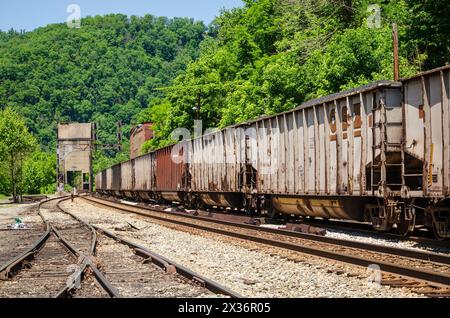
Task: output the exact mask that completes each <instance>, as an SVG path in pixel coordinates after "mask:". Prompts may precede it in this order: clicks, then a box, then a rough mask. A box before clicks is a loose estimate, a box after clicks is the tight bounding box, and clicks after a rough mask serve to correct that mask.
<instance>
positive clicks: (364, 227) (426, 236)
mask: <svg viewBox="0 0 450 318" xmlns="http://www.w3.org/2000/svg"><path fill="white" fill-rule="evenodd" d="M301 224H305V225H311V226H315V227H319V228H323V229H325V230H327V229H331V230H338V231H343V233H345V232H346V231H352V232H355V233H357V234H362V235H370V236H371V237H375V238H380V239H392V240H398V241H405V242H406V241H409V242H414V243H418V244H422V245H424V246H428V247H443V248H450V241H448V240H442V241H440V240H437V239H435V238H431V237H430V233H429V232H425V231H423V232H422V231H419V230H416V232H415V233H414V234H415V235H413V236H402V235H400V234H395V233H389V232H379V231H376V230H374V229H373V228H372V226H371V225H369V224H366V223H361V222H356V221H345V220H328V221H325V220H321V219H305V220H304V221H303V222H302V223H301ZM292 225H294V226H295V225H296V224H295V223H292Z"/></svg>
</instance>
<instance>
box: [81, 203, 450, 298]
mask: <svg viewBox="0 0 450 318" xmlns="http://www.w3.org/2000/svg"><path fill="white" fill-rule="evenodd" d="M83 199H85V200H87V201H88V202H91V203H94V204H100V205H102V206H106V207H110V208H115V209H119V210H121V211H125V212H132V213H136V214H139V215H143V216H145V217H149V218H152V219H155V220H158V221H160V222H167V223H168V224H176V225H179V226H185V227H190V228H194V229H197V230H203V231H207V232H212V233H216V234H220V235H225V236H228V237H232V238H238V239H242V240H246V241H250V242H255V243H261V244H264V245H268V246H271V247H276V248H282V249H285V250H289V251H295V252H301V253H304V254H310V255H314V256H318V257H323V258H327V259H332V260H335V261H340V262H344V263H348V264H352V265H357V266H362V267H366V268H367V267H369V266H373V265H377V266H379V268H380V269H381V271H382V273H383V281H382V284H385V285H391V286H395V287H406V288H410V289H411V290H413V291H415V292H417V293H420V294H424V295H426V296H430V297H450V257H449V256H447V255H443V254H436V253H430V252H424V251H416V250H411V249H400V248H394V247H388V246H381V245H374V244H369V243H363V242H357V241H350V240H343V239H336V238H330V237H322V236H315V235H310V234H305V233H298V232H291V231H285V230H276V229H271V228H261V227H258V226H253V225H248V224H242V223H233V222H229V221H223V220H214V219H209V218H205V217H198V216H193V215H189V214H185V213H178V212H163V211H160V210H156V209H154V208H150V207H143V206H132V205H128V204H124V203H119V202H116V201H112V200H105V199H103V198H102V199H99V198H93V197H83Z"/></svg>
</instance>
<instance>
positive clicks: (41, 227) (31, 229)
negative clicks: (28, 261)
mask: <svg viewBox="0 0 450 318" xmlns="http://www.w3.org/2000/svg"><path fill="white" fill-rule="evenodd" d="M37 212H38V206H33V207H31V208H30V209H29V210H27V211H24V212H23V213H22V214H21V215H23V216H25V215H26V216H27V217H28V218H27V222H26V224H27V228H25V229H12V228H8V227H7V226H6V224H5V225H3V226H2V227H0V235H1V237H2V239H1V240H0V271H1V269H2V268H3V267H4V266H5V265H6V263H7V262H8V261H9V260H11V259H13V258H15V257H17V256H19V255H20V254H22V253H23V252H25V251H27V250H28V249H29V248H30V247H31V246H32V245H33V244H34V242H36V241H37V240H38V239H39V238H40V237H42V235H43V234H44V233H45V232H46V225H45V223H44V222H42V219H41V218H40V217H39V215H38V213H37Z"/></svg>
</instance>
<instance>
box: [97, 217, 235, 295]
mask: <svg viewBox="0 0 450 318" xmlns="http://www.w3.org/2000/svg"><path fill="white" fill-rule="evenodd" d="M94 228H95V229H96V230H97V231H99V232H100V233H103V234H104V235H106V236H108V237H110V238H112V239H114V240H116V241H118V242H120V243H122V244H124V245H127V246H128V247H130V248H131V249H133V250H134V251H135V252H136V254H137V255H139V256H141V257H143V258H146V259H147V261H151V262H152V263H154V264H155V265H158V266H159V267H161V268H163V269H164V270H165V271H166V272H168V273H178V274H180V275H181V276H183V277H185V278H187V279H189V280H192V281H194V282H196V283H199V284H200V285H201V286H202V287H204V288H206V289H208V290H210V291H212V292H213V293H216V294H218V293H219V294H222V295H227V296H230V297H232V298H242V297H243V296H242V295H240V294H238V293H236V292H234V291H232V290H231V289H229V288H227V287H225V286H222V285H221V284H219V283H217V282H214V281H212V280H211V279H209V278H207V277H205V276H202V275H200V274H197V273H195V272H194V271H192V270H190V269H189V268H187V267H184V266H182V265H180V264H178V263H175V262H173V261H171V260H169V259H167V258H165V257H164V256H161V255H159V254H157V253H155V252H153V251H150V250H149V249H147V248H145V247H143V246H140V245H139V244H136V243H133V242H131V241H129V240H127V239H124V238H121V237H119V236H117V235H115V234H113V233H111V232H109V231H107V230H105V229H102V228H100V227H98V226H94Z"/></svg>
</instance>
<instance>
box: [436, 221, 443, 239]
mask: <svg viewBox="0 0 450 318" xmlns="http://www.w3.org/2000/svg"><path fill="white" fill-rule="evenodd" d="M433 234H434V237H435V238H436V240H438V241H444V240H445V237H444V236H442V235H441V233H440V231H439V230H438V229H437V228H436V223H435V222H433Z"/></svg>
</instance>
